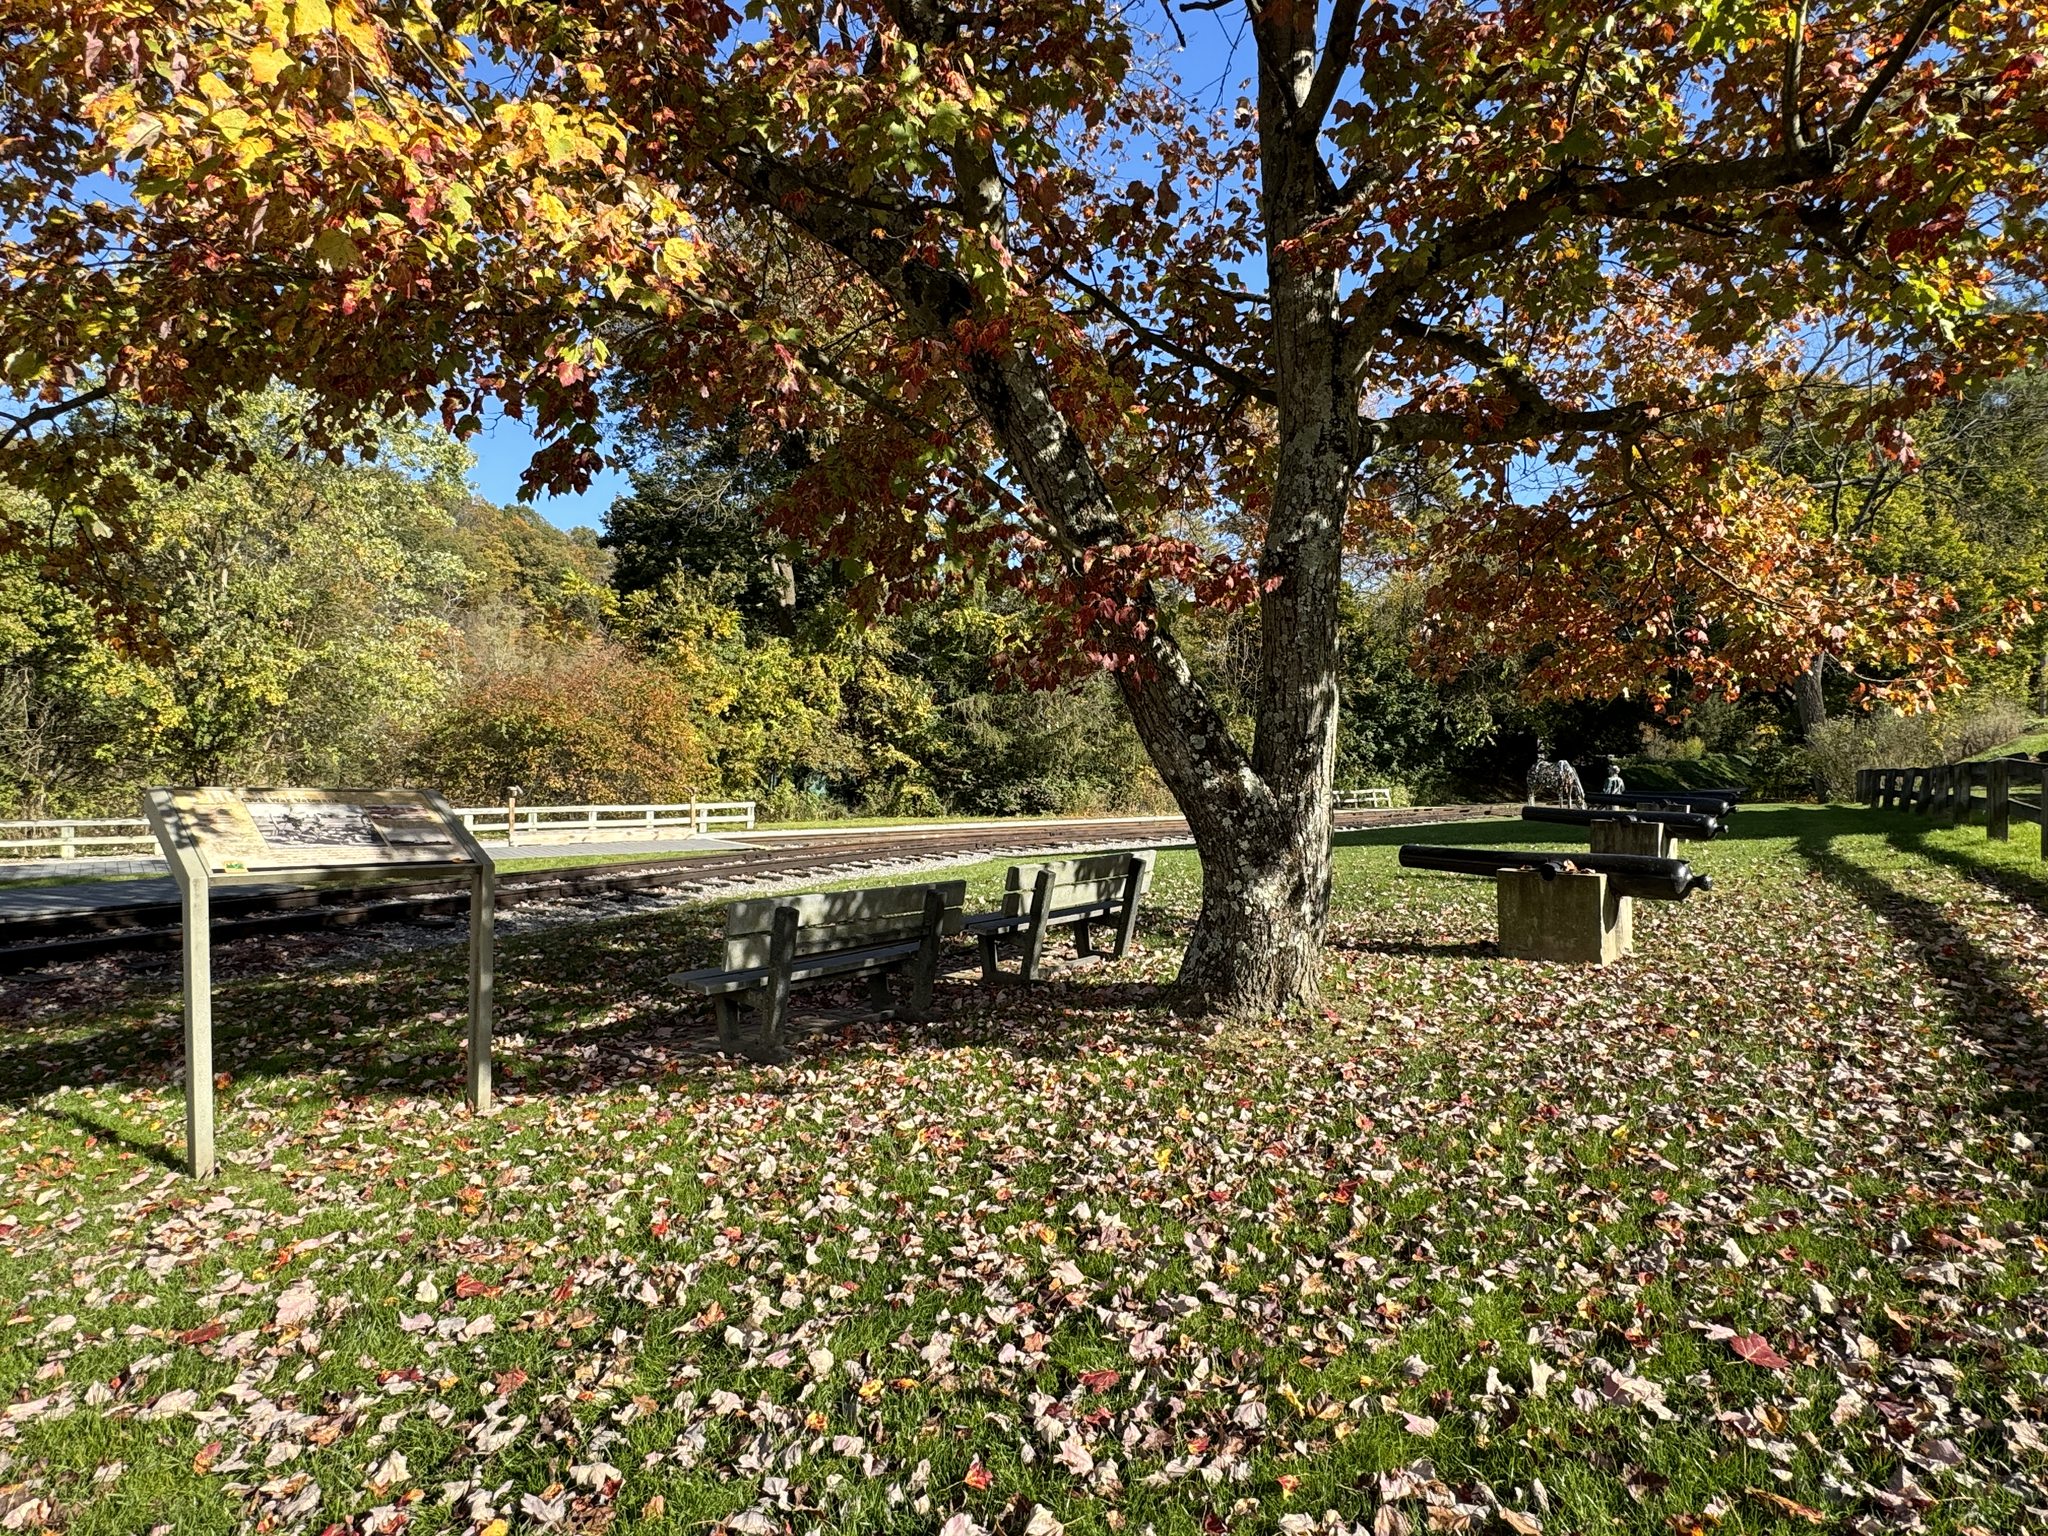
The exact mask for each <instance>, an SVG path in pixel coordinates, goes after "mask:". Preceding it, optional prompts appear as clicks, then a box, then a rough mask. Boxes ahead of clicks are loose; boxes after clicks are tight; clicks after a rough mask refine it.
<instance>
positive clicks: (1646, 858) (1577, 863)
mask: <svg viewBox="0 0 2048 1536" xmlns="http://www.w3.org/2000/svg"><path fill="white" fill-rule="evenodd" d="M1401 867H1402V868H1403V869H1441V870H1446V871H1448V872H1449V873H1451V874H1454V875H1481V876H1485V877H1486V878H1489V879H1491V878H1492V877H1493V876H1494V875H1497V874H1499V873H1500V872H1501V871H1502V870H1504V869H1533V870H1537V871H1539V872H1541V874H1542V875H1543V878H1544V879H1546V880H1554V879H1556V878H1557V877H1558V876H1559V875H1561V874H1563V873H1565V871H1566V869H1567V868H1570V869H1575V870H1578V871H1580V872H1581V873H1587V874H1599V875H1605V876H1606V877H1607V885H1608V889H1610V890H1612V891H1613V892H1614V893H1615V895H1617V896H1640V897H1642V898H1643V899H1644V900H1645V901H1683V900H1685V898H1686V897H1688V896H1690V895H1691V894H1692V893H1693V892H1694V891H1710V890H1712V889H1713V888H1714V882H1713V881H1712V879H1710V878H1709V877H1708V876H1706V875H1696V874H1694V873H1693V872H1692V865H1690V864H1688V863H1687V862H1686V861H1685V860H1684V859H1659V858H1653V857H1651V856H1650V855H1649V854H1646V853H1578V852H1565V851H1561V850H1558V849H1555V848H1438V847H1435V846H1433V845H1431V844H1428V843H1404V844H1403V845H1402V847H1401Z"/></svg>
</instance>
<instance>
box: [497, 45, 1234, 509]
mask: <svg viewBox="0 0 2048 1536" xmlns="http://www.w3.org/2000/svg"><path fill="white" fill-rule="evenodd" d="M1181 25H1182V29H1183V32H1184V35H1185V36H1186V38H1187V40H1188V46H1187V48H1185V49H1181V48H1178V47H1176V46H1174V42H1173V39H1172V37H1171V36H1170V35H1167V36H1164V37H1160V36H1157V35H1155V37H1154V38H1153V40H1152V41H1151V43H1150V44H1148V46H1147V49H1146V51H1147V52H1152V51H1154V50H1156V51H1157V52H1158V53H1159V54H1162V55H1164V58H1165V62H1166V63H1167V65H1168V67H1169V68H1172V69H1173V70H1174V71H1175V72H1176V73H1178V74H1179V75H1180V77H1181V80H1182V83H1183V87H1184V89H1185V90H1186V91H1187V92H1188V94H1189V96H1190V97H1191V98H1193V99H1194V100H1195V101H1196V102H1198V103H1199V104H1201V105H1203V106H1212V107H1213V106H1216V105H1218V104H1220V103H1223V102H1227V101H1229V100H1231V99H1233V98H1234V97H1235V96H1236V95H1237V93H1238V92H1239V91H1248V90H1249V89H1250V82H1249V81H1248V80H1247V79H1246V78H1245V75H1246V73H1247V70H1248V67H1249V59H1250V43H1249V41H1248V40H1247V39H1246V38H1245V36H1244V29H1245V23H1244V19H1243V17H1242V16H1240V15H1236V14H1232V15H1229V16H1225V15H1221V14H1218V13H1214V12H1208V13H1198V12H1189V13H1187V14H1186V15H1185V16H1184V17H1183V18H1182V23H1181ZM1141 30H1150V31H1152V32H1153V33H1155V34H1159V33H1164V32H1165V24H1164V22H1163V21H1161V20H1158V19H1156V18H1154V19H1152V20H1151V21H1150V23H1149V27H1147V26H1145V25H1143V24H1141ZM1249 275H1250V277H1251V279H1252V280H1254V281H1255V280H1257V279H1258V278H1259V277H1260V276H1261V275H1262V274H1260V273H1259V272H1257V271H1253V272H1252V273H1250V274H1249ZM468 447H469V450H470V452H471V453H473V454H475V455H476V467H475V468H474V469H473V470H471V471H470V476H469V480H470V484H471V485H472V486H473V487H475V489H476V492H477V494H478V495H480V496H483V497H485V498H487V499H488V500H491V501H495V502H499V503H508V502H514V501H517V500H518V499H519V472H520V471H521V470H523V469H524V468H525V467H526V464H527V461H528V459H530V458H531V457H532V455H533V450H534V436H533V433H532V432H531V431H529V430H528V429H527V427H526V424H525V423H524V422H520V421H515V420H512V419H510V418H508V417H504V416H494V417H493V419H492V420H491V422H490V425H488V426H487V427H486V428H485V429H484V430H483V431H482V432H479V433H478V434H477V435H476V436H475V437H473V438H471V439H470V440H469V443H468ZM629 485H630V477H629V476H628V475H627V474H626V473H625V472H624V471H622V470H614V469H607V470H606V471H605V472H604V473H603V474H601V475H599V476H598V477H597V478H596V479H595V480H594V481H593V482H592V483H591V486H590V489H589V490H587V491H584V492H582V493H581V494H578V495H572V496H548V495H539V496H536V497H535V498H534V500H533V502H532V503H531V505H532V507H533V509H534V510H535V511H536V512H538V513H539V514H540V515H541V516H542V517H544V518H546V519H547V520H548V521H549V522H551V523H553V524H554V525H555V526H556V527H558V528H575V527H578V526H581V527H586V528H602V527H603V526H604V514H605V511H606V509H608V508H609V507H610V506H611V504H612V501H613V498H615V497H617V496H619V495H621V494H623V493H624V492H625V491H626V490H627V489H628V488H629Z"/></svg>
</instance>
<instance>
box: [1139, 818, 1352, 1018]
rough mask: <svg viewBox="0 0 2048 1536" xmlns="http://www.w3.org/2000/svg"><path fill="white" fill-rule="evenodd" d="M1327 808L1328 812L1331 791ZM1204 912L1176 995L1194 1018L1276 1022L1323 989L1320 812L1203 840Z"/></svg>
mask: <svg viewBox="0 0 2048 1536" xmlns="http://www.w3.org/2000/svg"><path fill="white" fill-rule="evenodd" d="M1322 798H1323V803H1324V805H1325V807H1327V805H1328V800H1329V795H1328V786H1327V784H1325V785H1324V787H1323V796H1322ZM1196 846H1197V848H1198V849H1199V850H1200V852H1201V856H1202V911H1201V915H1200V916H1199V917H1198V918H1197V919H1196V920H1195V931H1194V934H1193V936H1192V937H1191V938H1190V939H1189V940H1188V947H1187V951H1186V953H1185V954H1183V955H1182V956H1181V963H1180V977H1179V981H1178V984H1177V991H1178V992H1179V993H1180V995H1181V997H1182V998H1183V999H1184V1000H1185V1004H1186V1005H1187V1006H1189V1007H1191V1008H1192V1009H1194V1010H1195V1011H1200V1012H1208V1013H1214V1014H1218V1015H1222V1016H1226V1017H1232V1018H1271V1017H1272V1016H1273V1015H1275V1014H1279V1013H1284V1012H1286V1011H1287V1010H1289V1009H1290V1008H1294V1007H1297V1006H1301V1005H1304V1004H1307V1003H1310V1002H1313V1001H1314V1000H1315V998H1316V996H1317V995H1318V993H1319V992H1320V991H1321V988H1322V970H1323V930H1324V928H1325V927H1326V926H1327V924H1328V921H1329V915H1330V833H1329V817H1328V813H1327V809H1326V810H1325V813H1324V815H1323V816H1322V817H1321V818H1320V819H1318V818H1316V817H1313V816H1310V817H1304V818H1301V819H1299V820H1295V821H1293V822H1291V823H1289V824H1287V825H1284V826H1272V827H1257V828H1252V827H1247V828H1243V829H1239V830H1235V831H1233V832H1230V833H1225V834H1223V835H1220V836H1218V835H1211V836H1210V837H1209V838H1207V839H1202V838H1197V839H1196Z"/></svg>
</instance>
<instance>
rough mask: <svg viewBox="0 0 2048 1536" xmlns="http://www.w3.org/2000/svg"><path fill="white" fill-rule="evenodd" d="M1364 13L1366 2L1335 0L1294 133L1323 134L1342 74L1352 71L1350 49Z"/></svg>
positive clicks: (1356, 38) (1360, 0)
mask: <svg viewBox="0 0 2048 1536" xmlns="http://www.w3.org/2000/svg"><path fill="white" fill-rule="evenodd" d="M1364 11H1365V0H1336V5H1335V6H1334V8H1333V9H1332V10H1331V12H1330V31H1329V34H1328V36H1327V37H1326V38H1325V39H1324V41H1323V56H1322V58H1321V59H1320V60H1319V61H1318V62H1317V64H1316V73H1315V78H1314V79H1313V80H1311V81H1310V82H1309V87H1308V97H1307V99H1306V100H1304V101H1303V102H1302V104H1301V114H1300V116H1299V117H1298V118H1297V119H1296V120H1295V126H1296V128H1297V130H1298V131H1299V132H1300V133H1301V134H1302V135H1303V137H1305V138H1309V137H1313V136H1314V135H1315V134H1318V133H1320V132H1321V131H1322V127H1323V119H1324V117H1325V116H1327V115H1328V114H1329V111H1330V104H1331V103H1332V102H1333V101H1335V100H1336V99H1337V90H1338V88H1339V87H1340V86H1342V85H1343V83H1344V75H1345V72H1346V71H1347V70H1349V69H1350V68H1351V47H1352V45H1353V44H1354V43H1356V42H1357V41H1358V19H1359V17H1360V16H1361V15H1363V14H1364Z"/></svg>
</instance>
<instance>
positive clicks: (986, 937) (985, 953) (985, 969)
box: [975, 933, 1002, 987]
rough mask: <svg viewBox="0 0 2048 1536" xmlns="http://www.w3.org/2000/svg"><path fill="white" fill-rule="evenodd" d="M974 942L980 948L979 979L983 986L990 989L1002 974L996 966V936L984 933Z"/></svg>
mask: <svg viewBox="0 0 2048 1536" xmlns="http://www.w3.org/2000/svg"><path fill="white" fill-rule="evenodd" d="M975 942H976V943H977V944H979V945H980V946H981V979H982V981H983V983H984V984H986V985H988V986H991V987H992V986H994V985H995V984H996V978H997V977H998V976H1000V975H1001V974H1002V972H1001V971H1000V970H999V969H998V968H997V965H996V936H995V935H994V934H992V933H984V934H981V935H980V936H979V937H978V938H977V939H976V940H975Z"/></svg>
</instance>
